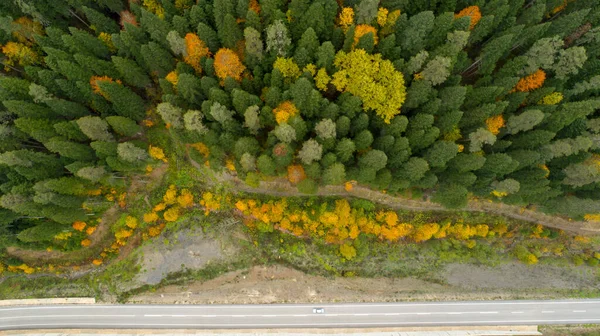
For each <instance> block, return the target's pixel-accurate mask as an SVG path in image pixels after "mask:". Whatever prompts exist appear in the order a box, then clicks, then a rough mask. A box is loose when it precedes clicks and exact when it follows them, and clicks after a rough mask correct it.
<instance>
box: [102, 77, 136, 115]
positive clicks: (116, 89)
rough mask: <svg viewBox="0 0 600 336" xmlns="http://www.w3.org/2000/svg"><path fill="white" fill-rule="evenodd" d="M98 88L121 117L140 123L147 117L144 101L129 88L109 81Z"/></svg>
mask: <svg viewBox="0 0 600 336" xmlns="http://www.w3.org/2000/svg"><path fill="white" fill-rule="evenodd" d="M98 86H99V87H100V90H101V91H102V92H104V93H105V94H106V95H107V96H108V100H109V101H110V102H111V103H113V106H114V108H115V110H116V111H117V113H119V114H120V115H121V116H123V117H127V118H130V119H133V120H135V121H140V120H142V119H143V118H144V116H145V115H146V109H145V104H144V101H143V100H142V98H141V97H140V96H138V95H137V94H136V93H135V92H133V91H131V89H129V88H128V87H126V86H123V85H121V84H119V83H116V82H108V81H101V82H98Z"/></svg>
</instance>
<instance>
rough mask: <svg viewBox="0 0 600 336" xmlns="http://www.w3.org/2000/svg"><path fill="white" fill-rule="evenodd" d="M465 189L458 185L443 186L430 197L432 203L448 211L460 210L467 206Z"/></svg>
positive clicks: (467, 192) (466, 191)
mask: <svg viewBox="0 0 600 336" xmlns="http://www.w3.org/2000/svg"><path fill="white" fill-rule="evenodd" d="M468 194H469V191H468V190H467V188H465V187H463V186H461V185H458V184H443V185H441V186H440V187H439V189H438V190H437V191H436V193H435V194H434V195H433V197H432V199H431V200H432V201H434V202H436V203H439V204H441V205H443V206H444V207H445V208H448V209H460V208H464V207H465V206H467V202H468V200H467V196H468Z"/></svg>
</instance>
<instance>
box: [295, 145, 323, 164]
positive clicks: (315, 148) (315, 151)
mask: <svg viewBox="0 0 600 336" xmlns="http://www.w3.org/2000/svg"><path fill="white" fill-rule="evenodd" d="M322 155H323V147H322V146H321V144H319V143H318V142H317V141H316V140H314V139H309V140H307V141H305V142H304V143H303V144H302V149H301V150H300V152H298V158H299V159H300V160H301V161H302V163H304V164H306V165H308V164H311V163H312V162H313V161H319V160H321V157H322Z"/></svg>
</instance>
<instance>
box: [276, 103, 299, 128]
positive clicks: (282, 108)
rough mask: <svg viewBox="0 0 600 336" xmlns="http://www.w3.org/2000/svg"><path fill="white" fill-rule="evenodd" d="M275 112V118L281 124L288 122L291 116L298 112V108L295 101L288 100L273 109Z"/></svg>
mask: <svg viewBox="0 0 600 336" xmlns="http://www.w3.org/2000/svg"><path fill="white" fill-rule="evenodd" d="M273 114H274V115H275V120H276V121H277V123H278V124H281V123H284V122H287V121H288V120H289V119H290V118H291V117H293V116H295V115H296V114H298V109H297V108H296V106H295V105H294V103H292V102H291V101H289V100H286V101H284V102H282V103H281V104H279V105H278V106H277V107H276V108H274V109H273Z"/></svg>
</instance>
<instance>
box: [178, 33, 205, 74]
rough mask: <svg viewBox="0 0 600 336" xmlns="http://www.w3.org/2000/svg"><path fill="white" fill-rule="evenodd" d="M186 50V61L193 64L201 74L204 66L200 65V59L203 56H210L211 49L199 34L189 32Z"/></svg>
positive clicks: (186, 39)
mask: <svg viewBox="0 0 600 336" xmlns="http://www.w3.org/2000/svg"><path fill="white" fill-rule="evenodd" d="M185 51H186V55H185V57H184V58H183V60H184V62H185V63H187V64H189V65H191V66H192V68H194V70H196V72H197V73H198V74H201V73H202V66H201V65H200V60H201V59H202V57H208V56H210V51H209V50H208V47H207V46H206V43H204V41H202V40H201V39H200V38H199V37H198V35H196V34H194V33H187V34H186V35H185Z"/></svg>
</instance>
